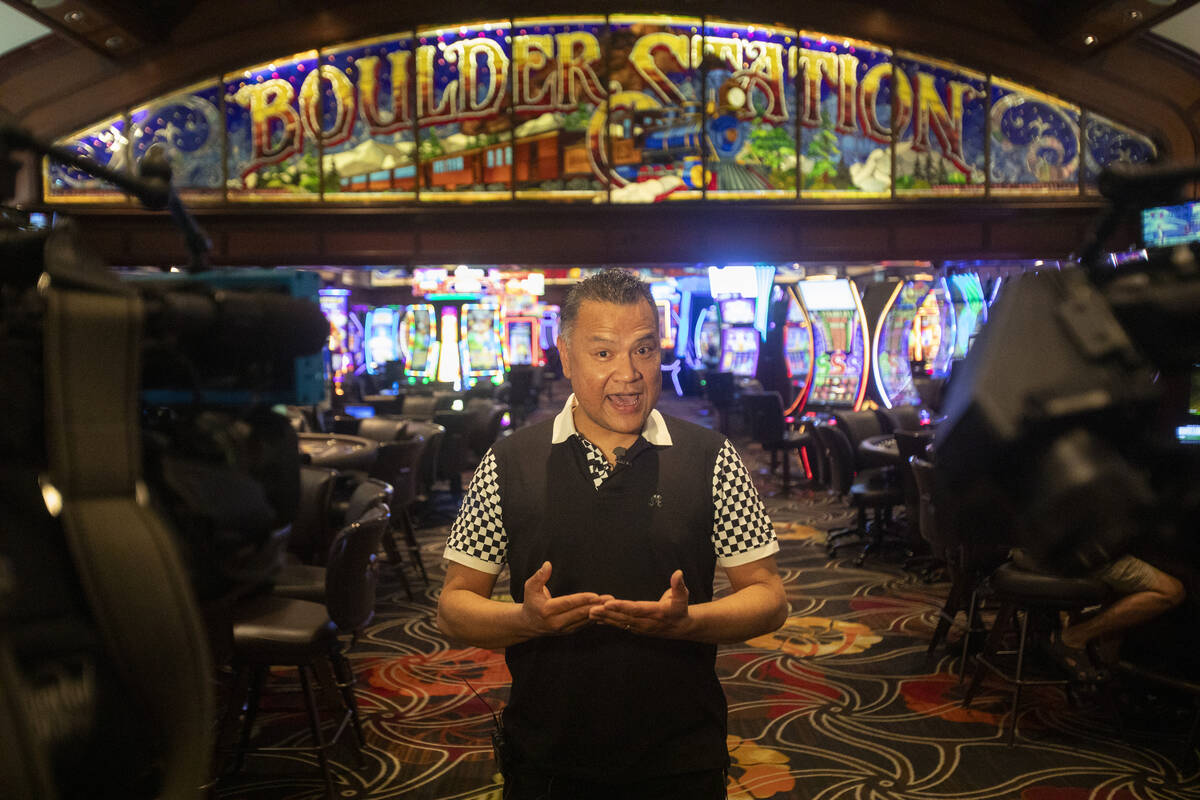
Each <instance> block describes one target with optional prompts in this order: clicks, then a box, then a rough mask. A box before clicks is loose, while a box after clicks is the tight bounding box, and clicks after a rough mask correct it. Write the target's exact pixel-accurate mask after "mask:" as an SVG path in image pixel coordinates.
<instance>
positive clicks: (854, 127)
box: [797, 32, 892, 199]
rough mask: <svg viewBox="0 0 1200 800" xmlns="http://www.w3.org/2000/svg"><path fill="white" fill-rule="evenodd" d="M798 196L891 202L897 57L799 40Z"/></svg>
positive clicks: (847, 44) (853, 45) (822, 39)
mask: <svg viewBox="0 0 1200 800" xmlns="http://www.w3.org/2000/svg"><path fill="white" fill-rule="evenodd" d="M797 72H798V79H799V81H800V86H799V93H800V94H799V96H800V125H801V135H800V171H801V175H802V184H801V189H800V196H801V197H806V198H813V199H823V198H838V197H889V196H890V195H891V192H892V173H891V170H892V151H891V138H892V62H891V51H889V50H885V49H881V48H878V47H875V46H873V45H870V44H867V43H866V42H860V41H858V40H856V39H847V38H843V37H834V36H826V35H823V34H818V33H804V32H801V34H800V49H799V51H798V52H797Z"/></svg>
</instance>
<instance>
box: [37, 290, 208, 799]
mask: <svg viewBox="0 0 1200 800" xmlns="http://www.w3.org/2000/svg"><path fill="white" fill-rule="evenodd" d="M41 291H42V292H43V293H44V294H45V296H46V325H45V344H44V347H45V365H46V370H45V371H46V376H45V380H46V439H47V441H46V444H47V447H46V450H47V456H48V462H49V464H48V471H47V474H46V475H45V476H44V477H43V479H42V486H43V495H44V496H45V497H46V498H47V507H48V508H50V510H51V513H52V514H54V513H56V512H57V515H58V516H60V519H61V520H62V525H63V532H64V534H65V537H66V541H67V543H68V549H69V551H70V553H71V556H72V560H73V564H74V566H75V570H76V573H77V574H78V575H79V579H80V584H81V586H82V588H83V591H84V594H85V596H86V597H87V598H88V601H89V605H90V606H91V608H92V609H93V611H94V613H95V620H96V625H97V627H98V629H99V631H100V633H101V638H102V640H103V641H104V643H105V644H106V646H107V652H108V655H109V657H110V659H111V660H112V663H113V665H114V666H115V667H116V669H117V673H118V675H119V676H120V678H121V679H122V681H123V683H124V685H125V687H126V690H127V691H128V692H130V693H132V694H134V695H135V696H137V698H138V701H139V703H138V704H139V705H140V707H141V708H142V709H144V711H145V713H146V714H147V716H148V718H149V722H150V724H151V725H152V727H153V732H154V734H155V735H156V737H157V740H158V741H159V742H161V759H162V777H163V783H162V786H161V791H160V793H159V795H158V796H159V797H160V798H162V800H185V798H197V797H199V796H200V789H199V787H201V786H202V785H203V784H205V783H206V782H207V781H208V779H209V774H208V765H209V755H210V753H211V745H212V720H213V718H214V715H215V698H214V694H213V689H212V684H211V674H212V662H211V654H210V652H209V649H208V645H207V642H208V638H207V633H206V632H205V629H204V627H203V625H202V623H201V621H200V620H201V618H200V613H199V609H198V605H197V601H196V597H195V594H194V590H193V588H192V585H191V579H190V577H189V574H188V571H187V569H186V567H185V564H184V560H183V557H182V555H181V553H180V552H179V549H178V546H177V544H176V542H175V540H174V537H173V534H172V532H171V531H170V530H169V529H168V528H167V526H166V525H165V524H164V523H163V521H162V520H161V518H159V516H158V514H157V513H156V512H155V511H154V510H153V509H152V508H151V507H150V503H149V496H148V492H147V489H146V487H145V485H144V483H143V482H142V460H141V445H140V428H139V415H138V402H137V398H138V390H139V382H140V375H141V366H140V361H141V332H142V324H143V318H144V310H143V306H142V302H141V299H140V298H139V297H137V296H136V295H134V294H126V295H112V294H106V293H103V292H89V291H79V290H76V289H70V288H61V287H57V286H55V285H53V280H51V284H50V285H49V286H48V287H42V288H41ZM56 500H57V501H58V502H55V501H56Z"/></svg>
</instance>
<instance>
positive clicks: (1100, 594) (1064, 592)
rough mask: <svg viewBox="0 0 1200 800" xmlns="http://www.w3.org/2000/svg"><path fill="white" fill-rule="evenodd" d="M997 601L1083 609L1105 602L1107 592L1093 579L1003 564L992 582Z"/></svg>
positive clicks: (1009, 563)
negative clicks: (1070, 576)
mask: <svg viewBox="0 0 1200 800" xmlns="http://www.w3.org/2000/svg"><path fill="white" fill-rule="evenodd" d="M989 582H990V584H991V587H992V590H993V591H994V592H995V595H996V598H997V599H999V600H1001V601H1003V600H1014V601H1017V602H1020V603H1022V604H1023V605H1028V606H1052V607H1055V608H1070V607H1075V608H1080V607H1083V606H1090V605H1095V604H1098V603H1101V602H1103V601H1104V598H1105V596H1106V595H1107V594H1108V588H1107V587H1106V586H1105V585H1104V584H1103V583H1101V582H1100V581H1098V580H1096V579H1094V578H1066V577H1062V576H1059V575H1053V574H1051V573H1048V572H1035V571H1032V570H1027V569H1022V568H1021V567H1018V566H1017V565H1016V564H1013V563H1012V562H1007V563H1005V564H1001V565H1000V566H999V567H997V568H996V569H995V571H994V572H992V576H991V578H990V579H989Z"/></svg>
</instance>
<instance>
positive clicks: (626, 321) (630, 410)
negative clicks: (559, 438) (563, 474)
mask: <svg viewBox="0 0 1200 800" xmlns="http://www.w3.org/2000/svg"><path fill="white" fill-rule="evenodd" d="M558 349H559V352H560V353H561V354H562V355H563V361H562V364H563V374H564V375H566V377H567V378H569V379H570V381H571V389H572V390H573V391H574V392H575V398H576V400H578V402H579V407H578V409H577V410H576V413H575V428H576V430H578V431H579V432H580V433H581V434H583V435H584V436H585V437H586V438H587V439H588V440H589V441H590V442H592V443H593V444H595V445H598V446H599V447H601V448H603V449H605V450H611V449H612V448H613V447H627V446H629V445H630V444H632V443H633V442H634V441H635V440H636V439H637V437H638V436H639V435H640V434H641V432H642V427H643V426H644V425H645V423H646V418H647V417H648V416H650V412H651V411H652V410H653V409H654V406H655V404H656V403H658V395H659V392H660V391H661V389H662V375H661V373H660V372H659V370H660V367H661V359H660V356H659V339H658V314H657V313H656V311H655V309H653V308H651V306H650V304H649V303H647V302H646V301H644V300H638V302H636V303H631V304H629V305H617V304H615V303H601V302H596V301H591V300H585V301H584V302H583V303H582V304H581V305H580V306H579V315H578V316H577V317H576V318H575V325H574V327H573V328H572V329H571V333H570V336H569V337H568V338H566V339H562V338H560V339H559V343H558Z"/></svg>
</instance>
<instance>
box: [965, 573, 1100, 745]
mask: <svg viewBox="0 0 1200 800" xmlns="http://www.w3.org/2000/svg"><path fill="white" fill-rule="evenodd" d="M987 583H988V587H989V588H990V590H991V592H992V595H993V596H994V597H995V599H996V600H997V601H998V602H999V603H1000V610H999V612H998V613H997V614H996V621H995V623H993V625H992V629H991V631H990V632H989V633H988V637H987V641H986V642H985V643H984V646H983V652H981V653H980V654H979V655H977V656H976V657H975V659H976V665H975V673H974V675H972V676H971V682H970V684H968V685H967V691H966V695H965V696H964V697H963V702H962V705H963V708H970V706H971V701H972V699H974V697H975V693H976V692H977V691H978V690H979V687H980V685H981V684H982V683H983V678H984V676H985V675H986V674H987V673H988V672H989V671H990V672H992V673H993V674H995V675H996V676H997V677H999V678H1000V679H1001V680H1003V681H1004V682H1005V683H1008V684H1010V685H1011V686H1012V687H1013V704H1012V725H1011V727H1010V729H1009V733H1008V744H1009V746H1012V744H1013V742H1014V741H1015V739H1016V735H1017V716H1018V714H1019V713H1020V703H1021V690H1022V689H1024V688H1025V687H1026V686H1063V687H1068V688H1069V686H1070V685H1071V684H1072V681H1071V680H1068V679H1066V678H1043V677H1030V676H1029V675H1027V673H1026V656H1027V651H1028V649H1029V620H1030V617H1031V616H1033V615H1040V616H1042V617H1046V618H1048V619H1049V620H1050V626H1051V628H1052V629H1055V630H1056V629H1057V628H1058V626H1059V613H1060V612H1064V611H1065V612H1068V613H1072V614H1076V613H1078V612H1080V611H1082V610H1083V609H1085V608H1087V607H1089V606H1094V605H1099V604H1100V603H1102V602H1103V601H1104V599H1105V597H1106V596H1107V593H1108V589H1107V587H1105V585H1104V584H1103V583H1101V582H1100V581H1098V580H1095V579H1092V578H1064V577H1060V576H1058V575H1051V574H1049V573H1046V572H1035V571H1033V570H1028V569H1022V568H1021V567H1018V566H1017V565H1016V564H1014V563H1012V562H1011V561H1009V562H1006V563H1004V564H1001V565H1000V566H999V567H997V568H996V569H995V570H994V571H993V572H992V574H991V575H990V576H988V579H987ZM1014 629H1015V630H1017V631H1018V638H1017V646H1016V649H1015V650H1012V649H1003V648H1004V641H1005V639H1006V637H1007V636H1008V634H1009V633H1011V632H1012V631H1013V630H1014ZM1014 655H1015V656H1016V663H1015V664H1013V665H1008V664H1005V663H1004V661H1003V660H1002V657H1004V656H1014Z"/></svg>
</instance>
